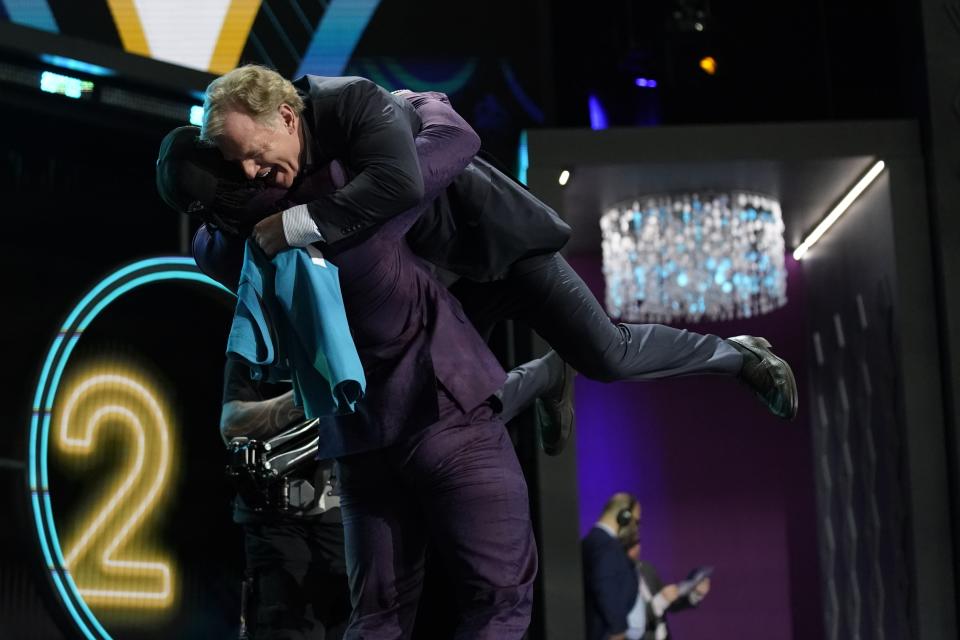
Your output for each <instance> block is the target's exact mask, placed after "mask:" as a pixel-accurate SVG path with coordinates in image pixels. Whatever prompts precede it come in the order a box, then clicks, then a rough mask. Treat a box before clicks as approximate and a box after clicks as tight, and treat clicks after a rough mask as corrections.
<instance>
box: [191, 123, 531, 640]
mask: <svg viewBox="0 0 960 640" xmlns="http://www.w3.org/2000/svg"><path fill="white" fill-rule="evenodd" d="M447 142H448V144H453V143H452V141H450V140H448V141H447ZM454 146H455V145H454ZM472 153H473V152H472V151H471V152H469V153H465V154H463V156H464V157H467V158H468V157H469V156H471V155H472ZM427 166H428V167H429V166H430V165H429V163H427ZM460 169H462V167H460ZM457 170H458V168H456V167H453V168H452V170H446V171H441V170H439V169H437V170H436V171H434V170H428V171H427V174H428V175H429V176H431V177H432V178H437V177H440V178H441V179H442V176H446V175H455V174H456V172H457ZM220 175H223V172H221V173H220ZM221 182H224V181H222V180H221ZM427 182H428V185H429V184H431V183H432V181H431V180H428V181H427ZM331 184H332V181H326V182H325V181H323V180H307V181H304V182H303V183H302V184H300V185H298V188H297V189H296V190H294V191H293V192H291V193H287V192H285V191H283V190H278V189H269V188H258V187H253V188H252V189H250V190H248V191H246V192H242V190H233V191H232V193H231V194H230V196H229V197H227V195H226V194H225V193H222V192H221V193H220V196H221V199H220V201H219V205H220V210H219V212H218V213H216V214H215V215H213V216H211V219H212V220H219V221H220V222H222V223H224V224H227V225H229V224H231V223H235V224H238V225H241V226H242V225H243V224H244V221H247V222H251V221H256V220H258V219H260V218H262V217H263V216H264V215H266V214H268V213H271V212H273V211H276V210H278V208H282V207H281V202H284V201H285V200H286V199H287V198H291V199H293V201H294V202H295V201H296V200H297V199H303V200H313V199H315V198H317V197H319V196H322V195H323V194H324V193H325V192H329V191H330V186H331ZM190 186H191V187H192V188H196V185H195V184H193V185H190ZM221 186H222V185H221ZM333 186H336V185H333ZM441 186H442V185H441ZM428 188H429V186H428ZM228 201H229V205H228ZM418 215H419V212H418V209H417V208H414V209H412V210H410V211H408V212H407V213H404V214H401V215H400V216H397V217H395V218H393V219H391V220H390V221H388V222H387V223H385V224H383V225H381V226H378V227H377V228H376V229H372V230H371V231H370V232H369V233H366V234H364V236H363V237H362V241H359V242H354V243H341V244H338V246H337V247H330V248H328V250H327V251H326V253H325V257H327V258H329V259H330V260H331V261H332V262H333V263H334V264H336V265H337V266H338V268H339V273H340V280H341V289H342V293H343V299H344V305H345V307H346V311H347V317H348V320H349V322H350V326H351V332H352V334H353V337H354V341H355V343H356V346H357V350H358V353H359V354H360V358H361V362H362V364H363V366H364V371H365V374H366V378H367V394H366V397H365V398H364V400H363V401H362V402H360V403H358V411H357V413H355V414H352V415H349V416H342V417H337V418H336V419H335V420H333V421H330V422H328V423H327V424H325V426H324V430H323V431H322V432H321V436H320V441H321V451H320V454H321V455H322V456H324V457H328V456H329V457H336V458H337V459H338V462H339V464H340V475H341V482H342V498H341V508H342V511H343V521H344V533H345V540H346V547H347V562H348V570H349V574H350V584H351V596H352V601H353V605H354V612H353V615H352V617H351V623H350V627H349V629H348V631H347V635H346V637H347V638H360V637H373V638H392V637H407V636H408V635H409V633H410V629H411V628H412V624H413V620H414V616H415V613H416V605H417V599H418V597H419V592H420V588H421V584H422V577H423V559H424V558H423V555H424V549H425V546H426V541H427V539H428V538H429V539H430V540H432V541H433V544H434V545H435V548H436V549H437V550H438V552H439V553H440V555H441V558H442V560H443V562H444V564H445V565H446V567H447V571H448V572H449V574H450V575H451V577H452V578H453V579H454V582H455V587H456V592H457V596H458V600H459V602H460V607H459V625H458V632H457V633H458V637H476V638H520V637H521V636H522V635H523V633H524V631H525V630H526V627H527V625H528V623H529V618H530V609H531V600H532V584H533V579H534V577H535V574H536V566H537V559H536V550H535V544H534V540H533V535H532V530H531V525H530V517H529V511H528V500H527V492H526V484H525V481H524V478H523V475H522V472H521V470H520V467H519V464H518V462H517V459H516V454H515V452H514V450H513V446H512V443H511V442H510V439H509V437H508V436H507V434H506V431H505V429H504V428H503V425H502V422H501V421H500V420H499V419H498V417H497V415H496V413H495V412H494V409H493V406H492V400H491V396H492V395H493V394H494V393H495V392H496V391H497V389H498V388H499V387H500V386H501V385H502V384H503V382H504V379H505V374H504V372H503V370H502V369H501V368H500V365H499V364H498V363H497V361H496V359H495V358H494V357H493V355H492V354H491V353H490V352H489V350H488V349H487V347H486V345H485V344H484V342H483V340H482V339H481V338H480V336H479V335H478V334H477V333H476V331H475V330H474V329H473V327H472V326H471V325H470V323H469V322H468V321H467V320H466V318H465V316H464V315H463V312H462V309H461V308H460V305H459V303H458V302H457V301H456V299H455V298H453V296H452V295H451V294H450V293H449V292H448V291H447V289H446V288H445V287H443V286H442V285H441V284H440V283H439V282H438V281H437V280H436V279H435V278H434V277H433V275H432V274H431V273H430V271H429V269H428V267H427V266H426V265H425V263H423V262H422V261H421V260H419V259H418V258H417V257H416V256H414V255H413V253H412V252H411V250H410V248H409V247H408V245H407V244H406V242H405V241H404V237H405V235H406V232H407V231H408V230H409V228H410V226H411V225H412V224H413V223H414V222H415V221H416V219H417V216H418ZM228 219H229V220H228ZM238 242H240V240H239V238H231V237H230V236H228V235H226V234H222V233H220V232H217V231H214V235H210V237H209V242H206V243H202V245H203V246H201V247H200V248H199V250H198V251H197V258H198V263H200V264H201V267H203V268H204V270H205V271H207V272H208V273H213V274H221V278H222V279H223V280H226V281H229V280H231V276H230V273H229V272H230V270H231V268H235V266H236V265H235V263H231V262H230V255H231V248H230V246H231V244H232V245H233V246H234V247H235V246H236V244H237V243H238ZM231 265H233V266H231Z"/></svg>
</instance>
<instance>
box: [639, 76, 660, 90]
mask: <svg viewBox="0 0 960 640" xmlns="http://www.w3.org/2000/svg"><path fill="white" fill-rule="evenodd" d="M635 82H636V85H637V86H638V87H643V88H644V89H656V88H657V81H656V80H653V79H651V78H637V79H636V81H635Z"/></svg>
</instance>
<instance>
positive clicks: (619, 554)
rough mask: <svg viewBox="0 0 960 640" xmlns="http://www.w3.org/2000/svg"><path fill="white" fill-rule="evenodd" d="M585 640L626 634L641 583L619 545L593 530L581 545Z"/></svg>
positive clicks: (599, 639)
mask: <svg viewBox="0 0 960 640" xmlns="http://www.w3.org/2000/svg"><path fill="white" fill-rule="evenodd" d="M581 552H582V554H583V586H584V602H585V607H586V612H585V613H586V622H587V640H605V639H606V638H607V637H609V636H611V635H614V634H617V633H623V632H624V631H626V630H627V615H628V614H629V613H630V610H631V609H633V606H634V605H635V604H636V602H637V592H638V589H639V586H640V582H639V580H638V579H637V571H636V569H635V568H634V564H633V561H632V560H631V559H630V557H629V556H628V555H627V552H626V551H625V550H624V548H623V545H621V544H620V541H619V540H617V539H615V538H613V537H612V536H610V534H609V533H607V532H606V531H604V530H603V529H600V528H599V527H594V528H593V529H591V530H590V533H588V534H587V536H586V537H585V538H584V539H583V541H582V542H581Z"/></svg>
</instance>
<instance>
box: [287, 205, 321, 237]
mask: <svg viewBox="0 0 960 640" xmlns="http://www.w3.org/2000/svg"><path fill="white" fill-rule="evenodd" d="M283 235H284V237H285V238H286V239H287V244H288V245H290V246H291V247H306V246H307V245H310V244H313V243H314V242H319V241H320V240H323V235H322V234H321V233H320V230H319V229H317V223H316V222H314V221H313V218H311V217H310V210H309V209H307V205H305V204H298V205H297V206H295V207H290V208H289V209H285V210H284V212H283Z"/></svg>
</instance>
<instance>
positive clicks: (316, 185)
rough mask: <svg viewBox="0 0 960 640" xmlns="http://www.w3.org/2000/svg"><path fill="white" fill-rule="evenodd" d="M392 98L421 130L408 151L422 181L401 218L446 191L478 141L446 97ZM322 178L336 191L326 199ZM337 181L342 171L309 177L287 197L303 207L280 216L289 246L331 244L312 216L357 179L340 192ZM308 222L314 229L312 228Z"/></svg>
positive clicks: (358, 225) (432, 94) (326, 186)
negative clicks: (409, 110) (413, 114)
mask: <svg viewBox="0 0 960 640" xmlns="http://www.w3.org/2000/svg"><path fill="white" fill-rule="evenodd" d="M397 96H398V97H401V98H405V99H406V100H407V102H409V103H410V105H412V106H413V107H414V108H415V109H416V111H417V115H418V116H419V117H420V120H421V128H420V131H419V132H418V133H417V135H416V138H415V140H414V145H415V148H416V161H417V164H418V168H419V171H420V175H421V176H422V178H423V187H424V188H423V197H422V198H421V199H420V200H418V201H417V202H416V203H415V204H414V205H413V206H410V207H407V208H406V209H403V210H402V211H399V212H398V213H403V212H405V211H408V210H409V209H413V208H418V207H423V206H426V205H427V204H429V203H430V202H431V201H432V200H433V199H434V198H436V196H437V195H438V194H439V193H440V192H441V191H443V190H444V189H446V188H447V187H448V186H449V185H450V183H451V182H452V181H453V179H454V178H456V177H457V176H458V175H460V173H461V172H462V171H463V170H464V169H465V168H466V166H467V165H468V164H469V163H470V161H471V160H473V157H474V156H475V155H476V153H477V151H479V150H480V137H479V136H478V135H477V133H476V132H475V131H474V130H473V128H472V127H471V126H470V125H469V124H468V123H467V121H466V120H464V119H463V118H462V117H461V116H460V114H458V113H457V112H456V111H455V110H454V109H453V107H452V106H450V101H449V100H448V99H447V96H446V95H444V94H442V93H436V92H426V93H413V92H410V91H402V92H398V94H397ZM334 163H336V161H334ZM331 164H333V163H331ZM318 174H319V175H318ZM327 176H333V182H334V184H335V185H336V186H338V187H340V188H339V190H337V191H333V192H332V193H331V191H330V181H329V179H328V178H327ZM341 176H344V173H343V172H342V171H331V170H327V171H325V172H322V173H321V172H317V173H314V174H311V175H310V176H308V177H307V178H306V179H305V180H304V181H303V183H302V184H301V185H300V186H299V188H298V189H297V190H296V191H295V192H292V193H291V194H290V197H291V199H292V200H293V201H296V202H303V203H306V204H304V205H300V206H296V207H293V208H291V209H288V210H286V211H285V212H284V213H283V217H284V228H285V230H286V236H287V237H286V239H287V241H288V242H289V243H290V244H292V245H293V246H305V245H306V244H309V243H311V242H315V241H317V240H320V239H323V240H326V241H327V242H328V243H332V242H334V241H335V240H332V239H331V237H330V236H328V235H327V234H326V233H325V232H324V228H323V227H322V226H321V225H320V223H319V221H318V220H317V216H316V215H315V213H316V211H317V203H319V202H322V201H323V197H324V195H323V194H324V193H329V194H330V195H331V196H332V195H333V194H335V193H342V192H343V191H345V190H347V187H351V186H352V185H354V183H355V182H356V180H357V179H358V178H359V177H360V176H355V177H353V178H352V179H350V182H349V183H348V184H347V185H346V186H343V182H344V181H345V180H346V178H345V176H344V177H341ZM338 181H339V182H338ZM389 217H390V216H389V215H388V216H380V219H379V221H380V222H382V221H384V220H386V219H387V218H389ZM311 222H313V223H316V227H314V226H313V225H312V224H311ZM370 224H372V223H370ZM370 224H367V223H365V222H361V221H359V219H358V221H357V222H356V223H355V226H356V230H355V231H352V232H350V233H351V234H352V233H356V231H360V230H362V229H364V228H367V227H368V226H370ZM305 230H306V231H305ZM345 237H347V236H346V235H344V236H342V237H341V239H342V238H345Z"/></svg>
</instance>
